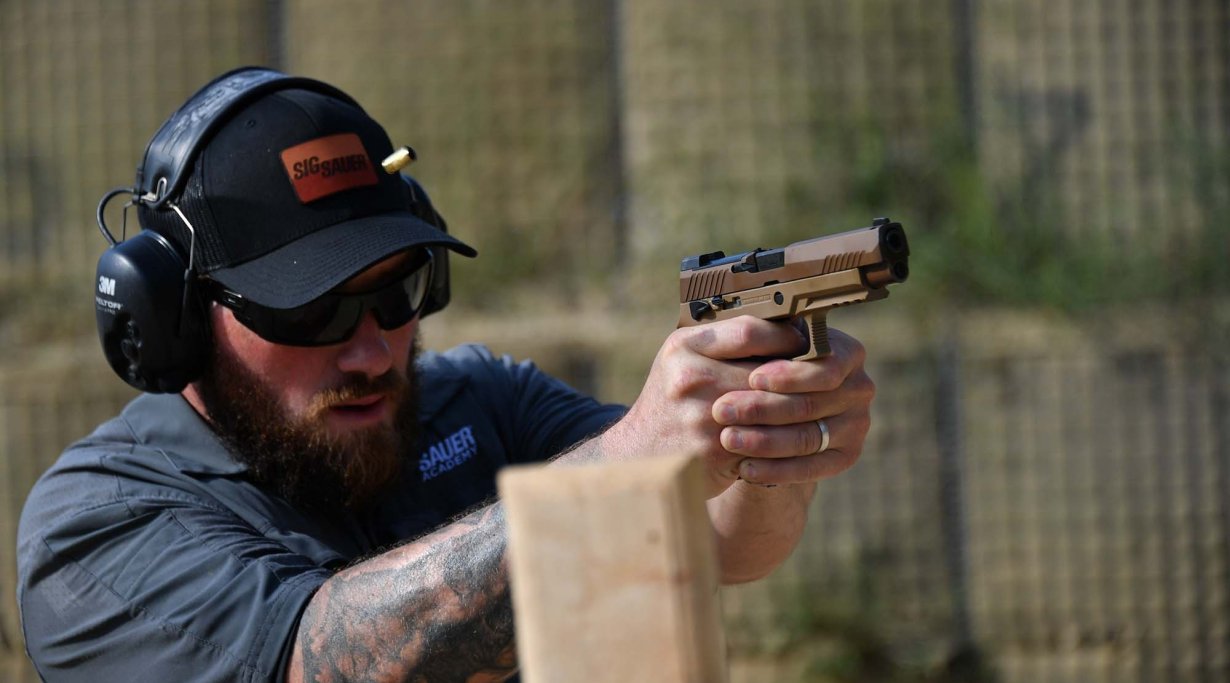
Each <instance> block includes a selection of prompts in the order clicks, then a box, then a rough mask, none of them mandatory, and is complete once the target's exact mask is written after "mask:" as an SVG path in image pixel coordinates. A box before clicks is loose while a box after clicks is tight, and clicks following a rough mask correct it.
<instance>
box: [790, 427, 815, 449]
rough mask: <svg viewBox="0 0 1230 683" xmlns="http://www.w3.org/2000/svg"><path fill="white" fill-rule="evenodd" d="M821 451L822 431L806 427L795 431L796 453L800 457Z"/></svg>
mask: <svg viewBox="0 0 1230 683" xmlns="http://www.w3.org/2000/svg"><path fill="white" fill-rule="evenodd" d="M819 449H820V430H819V428H812V425H806V426H804V427H802V428H798V429H795V430H794V452H795V453H796V454H798V455H803V454H807V453H815V452H816V451H817V450H819Z"/></svg>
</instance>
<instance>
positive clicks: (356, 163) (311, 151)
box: [282, 133, 380, 204]
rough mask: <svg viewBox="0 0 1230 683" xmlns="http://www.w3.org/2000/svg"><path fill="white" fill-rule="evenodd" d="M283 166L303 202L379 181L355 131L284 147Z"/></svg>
mask: <svg viewBox="0 0 1230 683" xmlns="http://www.w3.org/2000/svg"><path fill="white" fill-rule="evenodd" d="M282 165H283V166H285V167H286V173H287V175H289V176H290V182H291V184H292V185H294V186H295V194H297V195H299V201H301V202H303V203H304V204H307V203H308V202H311V201H315V200H317V199H320V198H321V197H327V196H329V195H331V194H335V193H337V192H341V191H342V190H349V189H351V188H355V187H363V186H365V185H375V184H377V183H378V182H380V180H379V179H378V178H377V177H376V169H375V168H373V167H372V162H371V159H369V158H368V156H367V151H366V150H364V149H363V141H362V140H360V139H359V136H358V135H355V134H354V133H338V134H337V135H329V136H327V137H323V138H316V139H315V140H308V141H307V142H304V143H302V144H299V145H295V146H294V147H290V148H288V149H286V150H283V151H282Z"/></svg>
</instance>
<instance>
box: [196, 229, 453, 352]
mask: <svg viewBox="0 0 1230 683" xmlns="http://www.w3.org/2000/svg"><path fill="white" fill-rule="evenodd" d="M431 276H432V259H431V251H430V250H427V249H423V250H420V251H419V253H418V254H417V255H416V256H415V258H414V259H412V260H411V261H410V263H409V264H407V266H406V268H405V269H403V270H402V271H401V272H400V273H399V274H398V275H396V276H395V277H394V279H393V280H392V281H391V282H389V283H388V284H386V285H382V286H380V287H378V288H376V289H373V290H370V291H367V292H357V293H353V294H345V293H341V292H336V291H332V292H327V293H325V294H323V295H321V296H319V297H317V298H315V299H313V300H311V301H309V302H307V303H306V304H303V305H302V306H296V307H294V308H269V307H268V306H262V305H260V304H258V303H255V302H252V301H249V300H247V299H245V298H243V297H242V296H241V295H239V294H236V293H235V292H232V291H230V290H228V289H226V288H224V287H222V286H221V284H220V283H218V282H217V281H213V282H214V285H215V289H216V291H215V293H214V297H213V299H214V300H215V301H217V302H218V303H219V304H221V305H223V306H226V307H227V308H229V309H231V310H232V311H234V313H235V319H236V320H238V321H239V322H241V323H243V325H244V326H245V327H247V328H248V329H250V330H252V331H253V332H255V333H256V334H257V335H258V336H260V337H261V338H262V339H264V340H265V341H269V342H273V343H274V344H283V345H286V346H328V345H330V344H340V343H342V342H344V341H346V340H347V339H350V336H351V335H353V334H354V331H355V330H356V329H358V328H359V323H360V322H362V320H363V316H364V314H366V313H367V312H368V311H371V312H372V313H373V314H375V316H376V322H377V323H378V324H379V325H380V329H383V330H392V329H395V328H398V327H401V326H402V325H405V324H406V323H408V322H410V321H411V320H413V319H414V316H416V315H418V313H419V311H420V310H422V308H423V302H424V301H425V300H426V299H427V292H428V290H429V289H430V288H431Z"/></svg>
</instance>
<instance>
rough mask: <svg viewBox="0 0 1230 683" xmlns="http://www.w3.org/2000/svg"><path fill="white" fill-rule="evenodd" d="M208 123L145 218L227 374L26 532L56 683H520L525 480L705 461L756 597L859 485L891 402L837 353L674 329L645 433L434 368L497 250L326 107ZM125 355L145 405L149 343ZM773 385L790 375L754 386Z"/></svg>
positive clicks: (62, 488) (52, 480)
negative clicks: (437, 222)
mask: <svg viewBox="0 0 1230 683" xmlns="http://www.w3.org/2000/svg"><path fill="white" fill-rule="evenodd" d="M224 78H225V77H224ZM217 83H218V82H217V81H215V83H214V84H211V85H210V86H207V87H206V89H204V90H203V91H202V92H203V93H204V95H202V93H198V95H197V96H196V98H197V99H196V100H193V101H198V102H199V101H205V102H212V101H214V100H216V99H217V98H218V97H221V95H218V92H216V90H217V87H218V86H217V85H216V84H217ZM210 88H213V90H211V89H210ZM193 101H190V103H191V102H193ZM185 106H186V107H187V106H188V105H185ZM210 106H213V105H212V104H211V105H210ZM194 111H195V112H196V113H193V112H188V113H185V111H184V110H181V112H178V113H177V115H176V117H173V119H172V121H169V122H168V125H167V126H164V130H171V131H172V132H174V133H175V134H176V135H180V133H182V132H183V131H181V128H183V129H184V130H187V127H190V126H191V125H194V124H196V123H199V122H200V121H202V120H206V119H207V118H208V117H207V116H200V115H197V114H199V110H194ZM210 111H211V112H213V113H212V114H211V115H213V116H216V117H217V118H218V119H219V120H218V121H217V125H216V126H212V127H209V128H208V130H207V131H206V134H203V135H202V137H201V139H200V146H199V149H195V148H193V151H192V152H191V154H188V155H187V156H185V157H184V158H186V159H187V161H186V162H185V164H184V165H183V172H184V174H185V175H184V178H185V180H184V181H183V182H182V183H181V182H179V181H178V180H177V176H175V174H174V173H172V174H171V175H170V176H169V178H170V181H169V182H160V183H159V184H158V185H153V181H152V180H150V179H149V178H146V179H145V180H143V181H142V182H145V183H147V184H148V185H150V186H151V187H152V188H153V189H151V190H150V191H148V192H144V193H143V194H141V193H139V194H141V196H139V197H138V199H137V203H138V205H139V207H140V217H141V221H142V226H143V228H145V230H146V231H147V233H148V234H149V235H150V236H151V238H152V237H153V236H155V235H160V236H162V237H165V239H166V240H167V241H168V242H169V243H170V244H173V245H174V248H175V251H177V252H178V253H179V254H180V256H181V257H183V258H184V261H185V262H186V263H187V264H188V266H187V268H188V269H189V272H188V275H189V276H190V277H189V278H188V279H189V280H190V281H191V282H192V283H193V284H192V286H191V288H190V289H189V290H188V292H189V293H188V294H185V295H184V296H183V298H184V299H185V301H186V303H185V304H184V306H183V307H182V308H178V307H175V306H167V307H166V308H168V309H169V310H165V311H159V315H162V316H164V317H167V316H169V318H168V319H174V320H176V321H179V322H178V323H177V325H178V329H183V328H185V326H186V323H184V322H183V320H187V319H190V318H191V316H192V315H199V316H201V318H202V320H201V321H200V326H201V330H202V332H201V333H200V335H199V336H200V340H201V342H202V345H203V346H202V348H203V349H204V350H205V351H204V356H203V360H202V361H201V362H200V365H201V366H202V367H201V369H200V370H199V372H197V371H194V372H192V373H189V374H188V375H186V376H187V377H188V379H186V380H185V381H186V382H187V384H186V386H184V387H183V388H182V391H180V392H179V393H161V394H153V393H149V394H144V395H142V396H140V397H139V398H137V399H135V400H134V401H133V402H132V403H131V404H129V406H128V407H127V408H125V410H124V411H123V412H122V413H121V414H120V415H119V416H118V417H116V418H115V419H113V420H111V421H109V422H107V423H105V424H103V425H102V426H100V427H99V428H98V430H96V431H95V432H94V434H92V435H90V436H89V437H87V438H86V439H84V440H83V441H80V442H78V443H76V444H74V445H72V446H70V447H69V448H68V449H67V451H66V452H65V453H64V454H63V455H62V456H61V458H60V459H59V461H58V462H57V463H56V464H55V465H54V466H53V467H52V468H51V469H50V470H49V471H48V472H47V473H46V474H45V475H44V476H43V477H42V479H40V481H39V482H38V484H37V485H36V486H35V488H34V490H33V491H32V492H31V494H30V498H29V500H28V502H27V504H26V508H25V511H24V513H23V515H22V520H21V527H20V532H19V565H20V567H19V574H20V581H19V588H18V598H19V603H20V607H21V612H22V622H23V628H24V632H25V636H26V641H27V650H28V652H29V654H30V656H31V658H32V659H33V660H34V662H35V664H36V666H37V667H38V670H39V672H40V673H41V674H42V675H43V676H44V677H45V678H47V679H48V680H54V681H59V680H90V681H93V682H96V683H97V682H101V681H121V680H122V681H146V680H148V681H174V680H193V681H196V680H208V681H214V680H217V681H231V680H242V681H257V680H259V681H281V680H286V681H343V680H363V681H378V680H379V681H383V680H388V681H400V680H416V681H461V680H466V681H499V680H506V679H508V678H509V677H510V676H513V675H514V674H515V671H516V668H517V663H516V659H515V648H514V634H513V627H512V623H513V621H512V610H511V605H510V601H509V590H508V581H507V576H506V569H505V563H504V545H505V540H504V539H505V534H504V528H503V516H502V511H501V507H500V504H499V503H498V502H492V498H491V497H492V495H493V494H494V492H495V484H494V480H495V472H496V470H497V469H498V468H499V467H501V466H503V465H506V464H509V463H517V462H531V461H544V460H549V459H552V458H555V459H556V460H555V462H557V463H560V464H565V463H583V462H595V461H603V460H635V459H640V458H651V457H654V455H655V454H659V453H688V454H693V455H695V456H697V457H699V458H701V459H703V461H704V463H705V466H706V472H707V476H708V493H709V501H708V508H709V513H710V517H711V519H712V522H713V526H714V528H715V530H716V537H717V539H718V548H719V561H720V568H721V575H722V578H723V580H724V581H725V582H727V583H735V582H743V581H750V580H753V579H756V578H759V577H762V576H764V575H766V574H767V573H768V572H770V571H771V570H772V569H773V568H774V567H776V566H777V565H778V564H780V563H781V562H782V561H783V560H784V559H785V558H786V557H787V556H788V555H789V553H790V552H791V550H792V549H793V548H794V546H795V545H796V544H797V542H798V540H799V538H800V535H801V533H802V530H803V525H804V520H805V518H806V510H807V505H808V503H809V501H810V498H811V496H812V493H813V490H814V487H815V483H816V482H817V481H818V480H820V479H824V478H826V477H830V476H833V475H835V474H837V473H839V472H841V471H843V470H845V469H846V468H848V467H850V466H851V465H852V464H853V463H854V461H855V460H856V459H857V457H858V455H859V453H860V451H861V448H862V444H863V440H864V437H865V435H866V432H867V429H868V426H869V417H868V411H869V406H870V402H871V399H872V394H873V387H872V383H871V381H870V380H869V379H868V378H867V376H866V374H865V373H864V371H863V351H862V348H861V346H860V345H859V344H858V343H857V342H856V341H854V340H853V339H851V338H849V337H847V336H845V335H842V334H841V333H838V332H833V333H832V338H831V343H832V346H833V348H834V353H833V355H832V356H830V357H827V358H824V359H822V360H819V361H815V362H793V361H790V360H785V359H787V358H790V357H791V356H793V355H796V354H797V353H799V352H800V351H801V349H803V348H804V347H805V345H806V340H805V339H804V338H803V336H802V335H801V333H800V332H798V331H797V330H796V329H795V328H794V327H793V326H790V325H788V324H777V323H769V322H765V321H762V320H757V319H754V318H750V317H743V318H738V319H734V320H729V321H725V322H720V323H714V324H711V325H704V326H700V327H695V328H689V329H684V330H679V331H676V332H674V333H673V334H671V335H670V336H669V337H668V338H667V339H666V340H665V342H664V343H663V345H662V347H661V349H660V351H659V353H658V355H657V357H656V358H655V360H654V362H653V365H652V368H651V370H650V372H649V375H648V377H647V379H646V380H645V385H644V388H643V390H642V391H641V394H640V396H639V398H638V399H637V400H636V401H635V402H634V403H633V405H632V406H631V407H629V408H627V409H624V408H622V407H619V406H604V405H600V404H598V403H597V402H595V401H593V400H592V399H590V398H587V397H584V396H581V395H579V394H577V393H576V392H575V391H573V390H572V389H570V388H569V387H567V386H565V385H564V384H562V383H560V382H558V381H556V380H554V379H551V378H549V377H547V376H545V375H543V374H541V373H540V372H539V371H538V370H537V369H536V368H535V367H534V366H533V365H532V364H516V363H513V362H512V361H510V360H508V359H501V358H496V357H493V356H492V355H491V354H490V353H489V352H487V351H486V350H485V349H483V348H481V347H475V346H467V347H461V348H457V349H453V350H450V351H447V352H445V353H442V354H437V353H430V352H424V353H421V354H420V353H419V351H418V349H417V345H416V338H417V334H418V329H419V325H420V318H421V313H422V312H423V311H424V310H425V307H426V309H427V310H430V309H431V307H432V306H433V303H432V299H431V297H432V296H433V294H432V293H433V292H438V291H439V286H440V285H441V283H442V280H440V278H442V277H446V274H445V275H441V272H442V271H444V268H443V265H444V263H443V255H444V250H445V249H448V250H452V251H454V252H456V253H460V254H463V255H467V256H473V255H474V251H473V250H472V249H470V247H468V246H466V245H465V244H463V243H461V242H460V241H458V240H456V239H454V238H452V237H451V236H449V235H447V234H446V233H445V232H443V231H441V230H439V229H437V227H436V226H433V225H430V224H429V223H428V222H427V221H430V220H432V217H433V216H435V214H434V211H432V210H428V209H429V206H430V205H429V204H426V199H425V197H424V196H422V194H421V192H420V191H419V190H418V189H417V188H416V187H415V186H414V185H413V184H412V183H409V182H404V181H403V179H402V178H401V177H400V176H398V175H396V174H388V173H383V172H380V171H379V167H378V164H379V162H380V160H381V159H383V158H385V156H386V155H388V154H389V153H390V152H392V145H391V143H390V141H389V139H388V137H387V135H386V134H385V132H384V130H383V129H382V128H381V127H380V126H379V125H378V124H377V123H376V122H375V121H373V120H371V119H370V118H369V117H368V116H367V115H366V114H365V113H364V112H363V111H362V110H361V109H360V108H359V107H358V106H357V105H355V104H354V103H353V102H352V101H350V100H349V99H348V98H347V97H346V96H345V95H344V94H342V93H340V91H336V90H333V89H331V88H330V87H329V86H326V85H324V84H319V83H315V82H306V81H302V80H300V81H288V82H282V83H281V84H280V85H279V86H278V87H273V88H266V89H265V90H262V91H260V93H259V95H258V96H251V97H249V98H248V99H246V100H243V101H242V102H241V103H238V104H236V105H235V106H234V108H233V109H232V110H227V109H219V108H217V107H215V108H214V109H211V110H210ZM218 112H223V113H218ZM189 114H191V115H189ZM161 135H162V132H161V131H160V136H161ZM181 137H182V136H181ZM159 139H160V138H158V137H156V139H155V142H157V141H158V140H159ZM177 139H178V138H177ZM154 147H156V145H155V144H154V143H151V149H153V148H154ZM177 153H178V152H177ZM150 164H151V162H150V157H149V156H148V155H147V160H146V165H145V168H144V169H143V172H144V173H146V174H148V173H149V165H150ZM160 180H165V178H162V179H160ZM160 202H161V204H160ZM168 207H169V208H168ZM407 207H411V208H412V210H408V209H407ZM424 218H425V219H426V221H425V220H424ZM104 229H105V228H104ZM143 234H145V233H143ZM162 237H159V238H158V239H162ZM134 239H135V238H134ZM129 242H132V240H129ZM123 244H128V242H125V243H123ZM121 246H122V245H121ZM117 248H120V247H113V249H117ZM109 253H110V252H109ZM124 284H125V283H121V286H120V288H121V289H122V288H123V285H124ZM443 284H447V283H446V281H443ZM100 289H101V290H105V291H106V292H111V290H114V289H116V285H115V283H114V282H110V283H103V284H100ZM189 299H190V300H191V301H189ZM173 300H178V299H173ZM103 303H106V301H103ZM103 303H100V306H102V305H103ZM439 305H442V302H441V301H440V300H436V301H435V303H434V306H435V307H438V306H439ZM114 308H116V307H114V306H111V307H110V308H107V307H104V309H105V310H103V311H102V313H100V316H102V315H103V314H107V315H109V314H110V313H109V311H111V310H112V309H114ZM193 311H199V313H195V314H194V313H193ZM181 316H187V317H186V318H182V319H181ZM130 328H131V325H130ZM108 339H109V337H107V335H106V334H104V346H105V347H108V353H109V354H110V355H109V356H108V357H109V358H112V357H113V356H114V357H115V358H119V359H120V360H119V365H117V370H120V371H121V373H122V374H123V373H124V372H128V374H127V375H125V376H126V378H127V379H128V380H129V381H133V382H135V380H134V379H133V378H134V377H136V376H140V374H141V370H142V368H141V363H142V362H144V361H143V360H142V359H143V358H144V356H142V354H143V353H144V354H149V353H151V352H152V351H151V349H149V348H148V347H149V346H151V345H154V342H153V341H151V339H150V338H149V334H148V333H146V335H145V338H144V339H142V337H141V335H140V334H138V333H137V332H136V331H133V330H132V329H129V331H128V333H127V336H126V337H125V338H124V341H122V342H109V341H108ZM184 343H185V344H188V343H195V342H193V341H192V340H191V339H188V340H186V341H185V342H184ZM109 344H111V346H108V345H109ZM143 345H144V347H146V348H145V350H144V351H142V346H143ZM164 345H166V344H165V343H164ZM115 349H121V350H122V353H118V352H117V353H118V355H117V353H112V352H113V351H115ZM765 358H778V359H782V360H768V361H764V360H747V359H765ZM124 359H127V360H124ZM124 363H129V366H127V368H128V369H127V371H125V370H124V368H123V367H121V366H123V364H124ZM114 364H115V362H114V361H113V365H114ZM189 366H191V367H195V366H192V365H191V364H189ZM181 384H182V382H181ZM160 386H162V385H160ZM163 389H166V387H165V386H164V387H163ZM475 506H477V507H475Z"/></svg>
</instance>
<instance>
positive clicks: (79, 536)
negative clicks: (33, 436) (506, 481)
mask: <svg viewBox="0 0 1230 683" xmlns="http://www.w3.org/2000/svg"><path fill="white" fill-rule="evenodd" d="M418 371H419V373H420V378H421V380H420V381H421V386H422V402H421V408H420V416H421V418H422V420H423V426H424V432H423V435H424V436H423V441H422V449H421V452H420V454H419V456H418V458H417V460H415V461H412V462H411V461H408V462H407V463H406V466H405V467H404V468H403V472H402V481H401V483H400V487H399V488H398V489H397V490H396V491H395V492H394V493H393V494H392V495H389V496H387V497H386V498H385V499H384V501H383V502H382V503H381V504H379V505H377V506H376V507H375V508H374V509H372V510H370V511H368V512H367V513H364V514H350V513H346V512H333V513H330V514H328V515H311V514H306V513H304V512H301V511H300V510H298V509H296V508H294V507H292V506H291V505H289V504H288V503H286V502H285V501H284V500H282V499H281V498H279V497H277V496H275V495H273V494H270V493H268V492H266V491H265V490H264V489H261V488H259V487H257V486H255V485H254V484H253V483H252V482H250V481H249V480H248V478H247V477H246V476H245V472H246V468H245V466H244V465H243V464H241V463H239V462H237V461H236V460H234V459H233V458H232V457H231V456H230V454H229V453H228V452H227V450H226V448H225V446H224V445H223V444H222V442H221V441H220V440H219V439H218V437H217V436H216V435H215V434H214V433H213V431H211V430H210V428H209V427H208V426H207V425H206V424H205V422H204V421H202V420H201V418H200V416H198V415H197V413H196V412H195V411H193V409H192V408H191V407H190V406H189V405H188V404H187V403H186V402H185V401H184V400H183V398H181V397H180V396H177V395H149V394H147V395H143V396H140V397H138V398H137V399H135V400H134V401H133V402H132V403H130V404H129V405H128V406H127V407H126V408H125V409H124V411H123V412H122V413H121V414H120V415H119V416H118V417H116V418H115V419H113V420H110V421H109V422H106V423H104V424H103V425H101V426H100V427H99V428H98V429H97V430H96V431H95V432H94V433H93V434H91V435H90V436H89V437H87V438H85V439H84V440H82V441H79V442H77V443H76V444H73V445H72V446H70V447H69V448H68V449H67V450H66V451H65V452H64V454H63V455H61V457H60V459H59V460H58V461H57V462H56V464H55V465H53V466H52V467H51V469H50V470H48V471H47V472H46V473H45V474H44V475H43V477H42V478H41V479H40V480H39V481H38V483H37V484H35V486H34V489H33V491H32V492H31V493H30V496H29V498H28V499H27V501H26V506H25V510H24V511H23V513H22V517H21V524H20V528H19V532H18V575H19V581H18V588H17V596H18V603H19V606H20V609H21V617H22V628H23V630H24V632H25V637H26V648H27V651H28V652H29V654H30V656H31V658H32V659H33V660H34V662H35V664H36V666H37V667H38V670H39V672H40V673H41V674H42V675H43V676H44V677H45V678H48V679H49V680H55V681H78V680H80V681H89V682H90V683H102V682H104V681H125V682H128V681H177V680H178V681H187V680H191V681H280V680H282V677H283V673H284V671H285V668H286V664H287V662H288V661H289V658H290V651H291V645H292V641H293V637H294V634H295V630H296V628H297V624H298V620H299V616H300V614H301V613H302V611H303V608H304V607H305V606H306V605H307V602H308V600H309V599H311V597H312V594H313V592H314V591H315V590H316V589H317V587H319V586H320V584H321V583H322V582H324V581H325V580H326V579H327V578H329V576H331V575H332V574H333V573H334V572H335V571H337V570H338V569H340V568H342V567H344V566H346V565H347V564H349V563H350V562H352V561H354V560H356V559H358V558H362V557H364V556H367V555H371V554H373V553H376V552H377V551H378V550H379V549H381V548H385V547H388V546H389V545H391V544H394V543H397V542H399V541H403V540H406V539H410V538H414V537H416V536H419V535H421V534H423V533H425V532H427V531H430V530H431V529H433V528H435V527H437V526H439V525H440V524H442V523H444V522H445V521H447V520H448V519H450V518H451V517H452V516H454V515H455V514H456V513H458V512H461V511H462V510H465V509H466V508H468V507H470V506H471V505H473V504H475V503H479V502H481V501H483V500H485V499H486V498H488V497H490V496H491V495H492V494H494V493H495V490H496V487H495V473H496V471H497V470H498V469H499V468H500V467H502V466H504V465H507V464H509V463H518V462H533V461H539V460H543V459H545V458H548V457H550V456H552V455H554V454H556V453H558V452H560V451H562V450H564V449H566V448H567V447H569V446H571V445H572V444H575V443H577V442H578V441H581V440H583V439H584V438H586V437H588V436H591V435H593V434H595V433H597V432H599V431H601V430H602V429H603V428H604V427H605V426H606V425H608V424H610V423H611V422H613V421H614V420H616V419H618V418H619V416H620V415H622V411H623V408H622V407H620V406H609V405H608V406H604V405H600V404H598V403H597V402H595V401H594V400H593V399H590V398H588V397H585V396H582V395H581V394H578V393H577V392H576V391H574V390H572V389H571V388H569V387H568V386H567V385H565V384H564V383H562V382H560V381H558V380H555V379H553V378H551V377H548V376H547V375H545V374H543V373H542V372H540V371H539V370H538V369H537V368H536V367H534V365H533V364H532V363H521V364H517V363H513V362H512V361H511V360H509V359H508V358H496V357H494V356H493V355H492V354H491V353H490V352H489V351H488V350H486V349H485V348H482V347H478V346H462V347H458V348H455V349H452V350H450V351H448V352H446V353H443V354H436V353H425V354H423V356H422V357H421V358H420V360H419V364H418Z"/></svg>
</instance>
